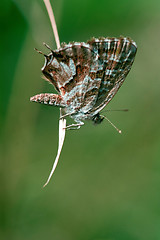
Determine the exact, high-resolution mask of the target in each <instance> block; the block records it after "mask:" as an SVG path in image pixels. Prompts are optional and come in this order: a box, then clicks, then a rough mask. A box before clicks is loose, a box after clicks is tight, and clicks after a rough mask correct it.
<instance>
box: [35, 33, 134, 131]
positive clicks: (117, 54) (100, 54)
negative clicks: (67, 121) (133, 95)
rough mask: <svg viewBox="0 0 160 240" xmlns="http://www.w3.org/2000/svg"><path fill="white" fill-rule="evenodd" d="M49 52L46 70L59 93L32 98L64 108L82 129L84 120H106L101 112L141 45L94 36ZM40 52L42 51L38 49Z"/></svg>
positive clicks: (47, 77)
mask: <svg viewBox="0 0 160 240" xmlns="http://www.w3.org/2000/svg"><path fill="white" fill-rule="evenodd" d="M45 45H46V47H47V48H49V49H50V51H51V52H50V53H49V54H48V55H45V54H43V53H42V52H40V51H39V52H40V53H42V54H43V55H44V56H45V64H44V66H43V67H42V69H41V70H42V73H43V74H44V76H45V78H46V79H47V80H48V81H49V82H50V83H51V84H53V85H54V87H55V89H56V90H57V92H58V94H53V93H41V94H38V95H35V96H33V97H31V98H30V101H32V102H39V103H42V104H47V105H51V106H57V107H60V108H63V113H64V115H63V116H62V118H65V117H66V116H70V117H71V118H72V119H73V120H74V121H75V124H72V125H69V126H67V127H66V128H68V129H79V128H80V127H81V126H82V125H83V124H84V122H83V121H84V120H87V119H89V120H92V121H93V122H94V123H95V124H99V123H101V122H102V121H103V118H104V117H103V116H101V115H100V111H101V110H102V109H103V108H104V107H105V106H106V105H107V104H108V103H109V102H110V101H111V100H112V98H113V97H114V95H115V94H116V93H117V91H118V89H119V88H120V87H121V85H122V83H123V82H124V80H125V78H126V76H127V74H128V73H129V71H130V69H131V66H132V64H133V61H134V58H135V55H136V51H137V46H136V43H135V42H134V41H133V40H131V39H130V38H125V37H120V38H110V37H108V38H93V39H91V40H89V41H87V42H86V43H85V42H73V43H69V44H65V43H64V44H62V45H61V48H59V49H57V50H52V49H51V48H50V47H49V46H48V45H47V44H45ZM37 51H38V50H37Z"/></svg>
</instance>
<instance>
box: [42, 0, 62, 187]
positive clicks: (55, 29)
mask: <svg viewBox="0 0 160 240" xmlns="http://www.w3.org/2000/svg"><path fill="white" fill-rule="evenodd" d="M43 1H44V4H45V6H46V9H47V12H48V15H49V18H50V22H51V25H52V29H53V34H54V37H55V41H56V45H57V48H60V41H59V36H58V31H57V26H56V21H55V18H54V14H53V10H52V7H51V4H50V1H49V0H43ZM61 116H62V110H61V108H60V117H61ZM65 128H66V119H63V118H62V119H60V120H59V144H58V152H57V156H56V159H55V161H54V164H53V167H52V170H51V173H50V175H49V177H48V179H47V182H46V183H45V184H44V186H43V187H45V186H46V185H47V184H48V183H49V181H50V179H51V177H52V175H53V173H54V171H55V169H56V166H57V163H58V160H59V157H60V154H61V150H62V147H63V143H64V139H65V131H66V129H65Z"/></svg>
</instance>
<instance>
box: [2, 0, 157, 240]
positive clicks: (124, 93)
mask: <svg viewBox="0 0 160 240" xmlns="http://www.w3.org/2000/svg"><path fill="white" fill-rule="evenodd" d="M51 3H52V6H53V8H54V13H55V17H56V21H57V26H58V30H59V36H60V40H61V42H69V41H87V40H88V39H90V38H91V37H93V36H95V37H99V36H104V37H106V36H115V37H118V36H120V35H123V36H129V37H131V38H132V39H133V40H134V41H136V43H137V45H138V52H137V55H136V58H135V62H134V64H133V67H132V69H131V72H130V73H129V75H128V77H127V79H126V81H125V83H124V84H123V86H122V88H121V89H120V90H119V92H118V93H117V94H116V96H115V97H114V99H113V100H112V101H111V103H110V104H109V106H107V107H106V109H122V108H128V109H129V112H127V113H124V112H108V113H107V112H106V113H105V115H106V116H107V117H108V118H109V119H110V120H111V121H112V122H113V123H115V124H116V125H117V127H119V128H120V129H121V130H122V134H121V135H120V134H118V132H116V131H115V130H114V128H113V127H112V126H111V125H110V124H109V123H108V122H107V121H103V123H102V124H101V125H99V126H93V124H92V123H91V122H89V121H88V122H86V124H85V125H84V126H83V127H82V128H81V129H80V130H78V131H67V133H66V139H65V142H64V147H63V150H62V154H61V157H60V161H59V164H58V167H57V169H56V171H55V173H54V176H53V177H52V179H51V182H50V183H49V185H48V186H47V187H46V188H45V189H42V186H43V184H44V183H45V181H46V179H47V177H48V175H49V172H50V169H51V166H52V164H53V161H54V159H55V156H56V152H57V145H58V119H59V109H58V108H52V107H48V106H45V105H40V104H33V103H30V102H29V98H30V97H31V96H33V95H35V94H38V93H41V92H55V90H54V88H53V87H52V85H49V84H48V83H47V82H45V81H44V80H43V79H42V73H41V70H40V69H41V67H42V66H43V64H44V59H43V56H41V55H39V54H37V53H36V52H35V51H34V47H36V48H38V49H39V50H42V51H43V52H46V53H48V50H47V49H46V48H45V47H44V46H43V44H42V43H43V42H46V43H47V44H49V45H50V46H51V47H52V48H53V49H55V48H56V45H55V40H54V37H53V33H52V29H51V25H50V22H49V18H48V15H47V13H46V9H45V6H44V4H43V2H42V0H41V1H40V0H39V1H38V0H37V1H36V0H32V1H31V0H30V1H29V0H14V1H5V0H3V1H2V0H1V2H0V24H1V28H0V29H1V35H0V53H1V54H0V56H1V57H0V61H1V62H0V66H1V77H0V78H1V80H0V135H1V142H0V160H1V167H0V185H1V187H0V193H1V196H0V210H1V212H0V216H1V220H0V221H1V222H0V239H2V240H3V239H4V240H8V239H9V240H10V239H11V240H28V239H29V240H33V239H34V240H35V239H40V240H41V239H46V240H49V239H53V240H75V239H76V240H84V239H87V240H159V239H160V107H159V105H160V74H159V73H160V71H159V69H160V1H159V0H152V1H151V0H149V1H146V0H135V1H128V0H121V1H119V0H114V1H111V0H110V1H109V0H99V1H98V0H81V1H76V0H55V1H53V0H52V1H51ZM69 121H70V120H69Z"/></svg>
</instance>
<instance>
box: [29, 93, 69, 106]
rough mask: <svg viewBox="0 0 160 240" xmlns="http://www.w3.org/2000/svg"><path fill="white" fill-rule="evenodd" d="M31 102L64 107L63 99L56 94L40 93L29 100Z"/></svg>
mask: <svg viewBox="0 0 160 240" xmlns="http://www.w3.org/2000/svg"><path fill="white" fill-rule="evenodd" d="M30 101H31V102H38V103H42V104H46V105H50V106H57V107H65V106H66V105H65V103H64V101H63V98H62V97H61V96H60V95H58V94H53V93H41V94H37V95H35V96H33V97H31V98H30Z"/></svg>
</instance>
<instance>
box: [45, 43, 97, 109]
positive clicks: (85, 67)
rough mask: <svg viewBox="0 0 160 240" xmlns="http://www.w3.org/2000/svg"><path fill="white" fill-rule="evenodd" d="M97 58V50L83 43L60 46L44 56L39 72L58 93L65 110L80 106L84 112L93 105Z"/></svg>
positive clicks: (95, 97)
mask: <svg viewBox="0 0 160 240" xmlns="http://www.w3.org/2000/svg"><path fill="white" fill-rule="evenodd" d="M97 59H98V56H97V51H94V50H92V49H91V47H90V45H89V44H86V43H83V42H82V43H78V42H77V43H76V42H75V43H70V44H67V45H64V46H63V47H62V48H61V49H59V50H55V51H53V52H52V53H51V54H50V55H48V59H47V60H46V63H45V65H44V67H43V68H42V72H43V73H44V75H45V76H46V77H47V78H48V79H49V81H50V82H51V83H52V84H53V85H54V86H55V88H56V89H57V90H58V91H59V92H60V93H61V95H62V96H63V100H64V101H65V102H66V104H67V105H68V106H69V108H68V109H70V110H69V111H71V110H72V111H75V112H76V111H78V110H79V109H80V108H82V107H84V110H85V109H86V110H85V111H86V112H87V111H89V110H90V109H91V108H92V107H93V105H94V104H95V102H96V99H97V94H98V90H99V87H100V84H101V79H99V80H96V81H95V78H96V72H97V71H98V68H99V66H98V61H97ZM71 108H72V109H71Z"/></svg>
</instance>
